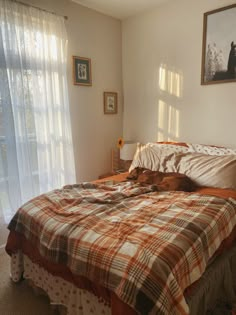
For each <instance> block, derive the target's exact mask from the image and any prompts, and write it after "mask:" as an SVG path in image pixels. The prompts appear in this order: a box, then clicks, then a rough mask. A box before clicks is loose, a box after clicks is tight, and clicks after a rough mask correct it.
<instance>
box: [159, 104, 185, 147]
mask: <svg viewBox="0 0 236 315" xmlns="http://www.w3.org/2000/svg"><path fill="white" fill-rule="evenodd" d="M179 120H180V112H179V109H177V108H175V107H174V106H172V105H169V104H167V103H165V102H164V101H162V100H159V102H158V111H157V123H158V128H157V141H176V140H178V138H179Z"/></svg>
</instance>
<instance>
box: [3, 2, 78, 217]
mask: <svg viewBox="0 0 236 315" xmlns="http://www.w3.org/2000/svg"><path fill="white" fill-rule="evenodd" d="M66 60H67V36H66V30H65V25H64V18H63V17H59V16H56V15H54V14H51V13H47V12H44V11H42V10H38V9H35V8H32V7H28V6H25V5H22V4H18V3H16V2H12V1H9V0H0V220H4V221H5V222H8V221H9V219H10V218H11V217H12V215H13V214H14V212H15V211H16V209H17V208H18V207H20V206H21V205H22V203H24V202H26V201H27V200H29V199H30V198H32V197H34V196H36V195H38V194H41V193H44V192H46V191H49V190H51V189H54V188H60V187H62V186H63V185H64V184H69V183H74V182H75V170H74V155H73V147H72V137H71V126H70V115H69V103H68V91H67V78H66Z"/></svg>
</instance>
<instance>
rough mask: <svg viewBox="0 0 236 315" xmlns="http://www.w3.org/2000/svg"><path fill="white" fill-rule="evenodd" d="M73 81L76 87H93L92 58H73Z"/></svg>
mask: <svg viewBox="0 0 236 315" xmlns="http://www.w3.org/2000/svg"><path fill="white" fill-rule="evenodd" d="M73 81H74V85H84V86H91V85H92V76H91V59H90V58H85V57H78V56H73Z"/></svg>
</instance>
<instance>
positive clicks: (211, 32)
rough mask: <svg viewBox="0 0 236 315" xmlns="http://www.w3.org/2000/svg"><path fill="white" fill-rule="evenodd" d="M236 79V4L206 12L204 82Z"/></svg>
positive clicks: (203, 43) (211, 82)
mask: <svg viewBox="0 0 236 315" xmlns="http://www.w3.org/2000/svg"><path fill="white" fill-rule="evenodd" d="M225 82H236V4H233V5H229V6H227V7H223V8H220V9H216V10H213V11H209V12H206V13H204V19H203V42H202V73H201V84H215V83H225Z"/></svg>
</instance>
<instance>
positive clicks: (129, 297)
mask: <svg viewBox="0 0 236 315" xmlns="http://www.w3.org/2000/svg"><path fill="white" fill-rule="evenodd" d="M136 168H144V169H148V170H151V171H153V172H155V171H159V172H162V173H168V172H173V173H181V174H185V175H186V176H188V178H190V179H191V180H192V181H193V182H194V183H195V184H196V189H195V191H193V192H186V191H158V190H156V189H153V185H149V184H146V185H144V184H140V183H139V182H138V181H129V180H127V175H128V174H122V175H119V176H115V177H113V178H110V179H105V180H104V179H103V180H100V181H96V182H93V183H79V184H76V185H67V186H65V187H63V188H62V189H57V190H54V191H51V192H49V193H46V194H43V195H40V196H38V197H36V198H34V199H32V200H30V201H29V202H27V203H26V204H24V205H23V206H22V207H21V208H20V209H19V210H18V211H17V213H16V214H15V216H14V217H13V218H12V220H11V222H10V224H9V226H8V228H9V230H10V233H9V237H8V241H7V245H6V251H7V253H8V254H9V255H11V276H12V279H13V281H15V282H18V281H20V280H21V279H22V277H23V278H25V279H28V280H30V282H31V283H32V284H33V286H34V287H37V288H40V289H42V290H43V291H44V292H45V293H46V294H47V295H48V296H49V298H50V301H51V303H52V304H53V305H56V306H58V309H59V311H60V312H61V314H78V315H89V314H96V315H100V314H101V315H108V314H109V315H111V314H112V315H121V314H122V315H124V314H125V315H136V314H143V315H144V314H151V315H152V314H168V315H171V314H173V315H174V314H191V315H195V314H196V315H198V314H199V315H200V314H201V315H204V314H210V313H209V312H211V311H212V310H213V309H214V307H215V306H216V304H217V303H218V304H220V305H223V306H224V307H225V309H226V310H228V311H229V314H230V312H232V311H233V310H234V306H235V302H236V150H233V149H230V148H223V147H214V146H206V145H194V144H186V143H148V144H145V145H141V144H139V145H138V146H137V150H136V154H135V157H134V160H133V162H132V164H131V167H130V170H129V174H130V173H131V172H132V171H133V170H134V169H136ZM225 309H224V312H225ZM224 314H226V313H224Z"/></svg>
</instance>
